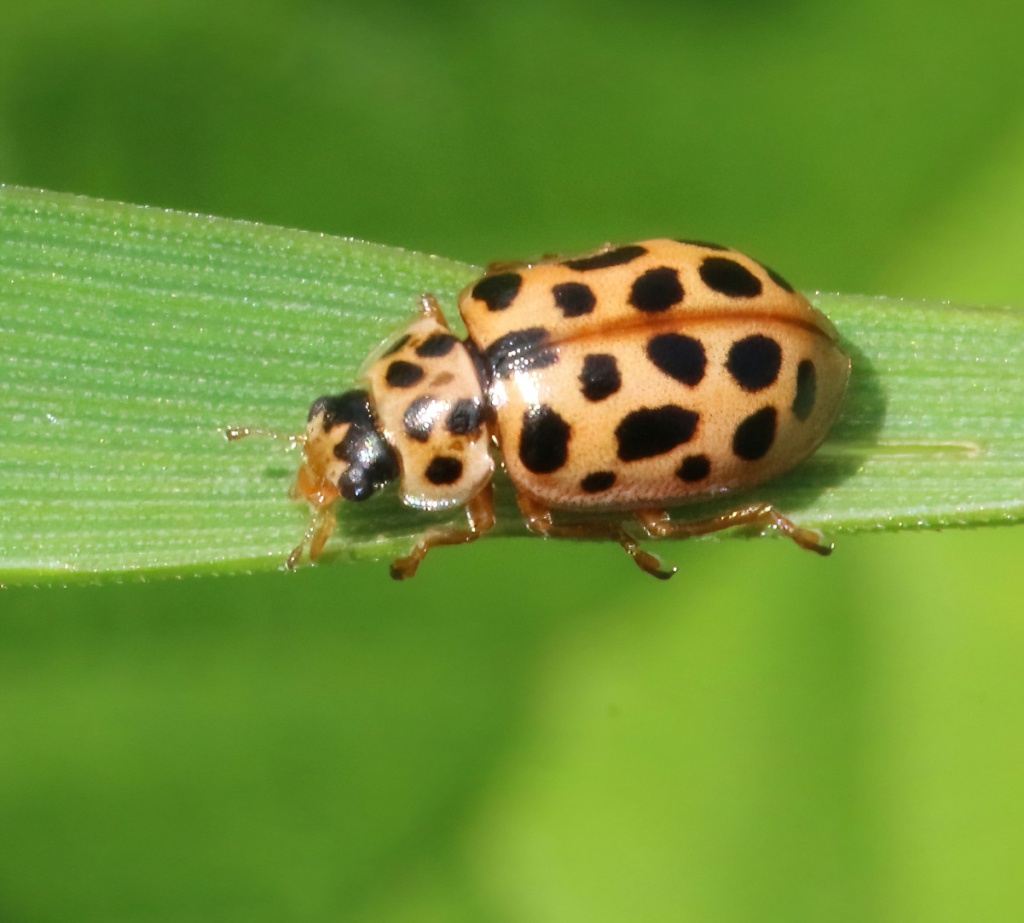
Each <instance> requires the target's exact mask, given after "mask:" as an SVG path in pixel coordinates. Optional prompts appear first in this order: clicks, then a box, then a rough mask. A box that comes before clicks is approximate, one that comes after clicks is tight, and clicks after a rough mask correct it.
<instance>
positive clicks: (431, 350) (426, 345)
mask: <svg viewBox="0 0 1024 923" xmlns="http://www.w3.org/2000/svg"><path fill="white" fill-rule="evenodd" d="M458 342H459V341H458V339H457V338H456V337H453V336H452V335H451V334H450V333H432V334H431V335H430V336H428V337H427V338H426V339H425V340H424V341H423V342H422V343H420V345H419V346H417V347H416V355H417V356H420V357H421V358H423V359H438V358H440V357H441V356H447V355H448V353H450V352H451V351H452V349H453V348H454V346H455V344H456V343H458Z"/></svg>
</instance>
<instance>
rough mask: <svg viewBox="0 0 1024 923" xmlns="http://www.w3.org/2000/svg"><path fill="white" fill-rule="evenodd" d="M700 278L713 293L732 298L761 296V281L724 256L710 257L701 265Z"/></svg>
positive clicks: (743, 267)
mask: <svg viewBox="0 0 1024 923" xmlns="http://www.w3.org/2000/svg"><path fill="white" fill-rule="evenodd" d="M700 277H701V279H703V280H704V284H705V285H706V286H707V287H708V288H710V289H712V290H713V291H716V292H720V293H721V294H723V295H728V296H729V297H730V298H753V297H754V296H755V295H760V294H761V280H760V279H758V278H757V276H755V275H754V274H753V273H752V272H751V271H750V270H749V269H747V268H746V267H745V266H742V265H740V264H739V263H737V262H736V261H735V260H730V259H727V258H726V257H724V256H709V257H708V258H707V259H706V260H704V262H703V263H701V264H700Z"/></svg>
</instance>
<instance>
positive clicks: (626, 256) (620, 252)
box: [562, 244, 647, 272]
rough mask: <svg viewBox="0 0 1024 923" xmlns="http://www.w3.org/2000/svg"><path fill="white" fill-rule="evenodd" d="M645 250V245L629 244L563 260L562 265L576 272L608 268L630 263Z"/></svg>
mask: <svg viewBox="0 0 1024 923" xmlns="http://www.w3.org/2000/svg"><path fill="white" fill-rule="evenodd" d="M646 252H647V248H646V247H641V246H640V245H639V244H629V245H628V246H626V247H616V248H615V249H613V250H602V251H601V252H600V253H595V254H593V255H592V256H581V257H577V258H575V259H572V260H565V261H564V262H563V263H562V265H563V266H568V267H569V269H575V270H576V271H577V272H590V271H591V270H593V269H608V268H609V267H611V266H624V265H625V264H626V263H632V262H633V260H635V259H636V258H637V257H640V256H643V255H644V254H645V253H646Z"/></svg>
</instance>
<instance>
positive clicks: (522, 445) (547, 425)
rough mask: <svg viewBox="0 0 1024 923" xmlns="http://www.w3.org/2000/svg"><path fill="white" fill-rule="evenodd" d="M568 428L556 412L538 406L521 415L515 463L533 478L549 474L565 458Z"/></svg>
mask: <svg viewBox="0 0 1024 923" xmlns="http://www.w3.org/2000/svg"><path fill="white" fill-rule="evenodd" d="M571 433H572V428H571V427H570V426H569V424H568V423H566V422H565V420H563V419H562V417H561V416H560V415H559V414H558V412H557V411H556V410H554V409H553V408H551V407H549V406H547V404H539V405H537V406H535V407H531V408H529V410H527V411H526V412H525V413H524V414H523V428H522V430H521V432H520V436H519V460H520V461H521V462H522V463H523V466H524V467H525V468H526V469H527V470H528V471H532V472H533V473H534V474H551V473H552V472H553V471H557V470H558V469H559V468H561V467H562V466H563V465H564V464H565V462H566V459H568V457H569V437H570V435H571Z"/></svg>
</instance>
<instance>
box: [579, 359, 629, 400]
mask: <svg viewBox="0 0 1024 923" xmlns="http://www.w3.org/2000/svg"><path fill="white" fill-rule="evenodd" d="M580 385H581V386H582V387H581V390H582V391H583V396H584V397H585V398H586V399H587V400H588V401H603V400H604V399H605V398H606V397H611V396H612V395H613V394H614V393H615V392H616V391H618V390H619V388H621V387H622V376H621V375H620V374H619V366H618V363H617V362H616V361H615V357H614V356H610V355H607V354H605V353H592V354H591V355H589V356H587V357H586V358H585V359H584V360H583V371H582V372H580Z"/></svg>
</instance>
